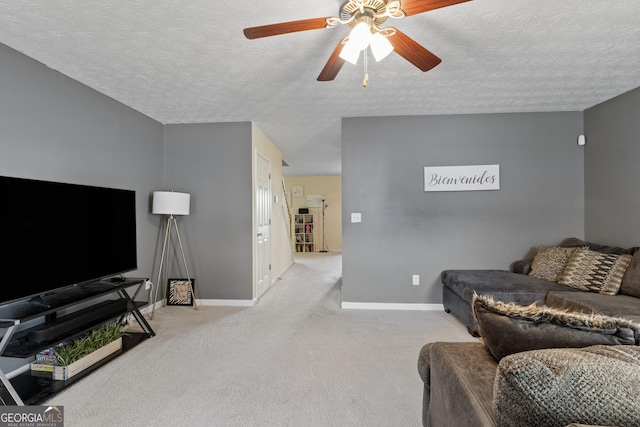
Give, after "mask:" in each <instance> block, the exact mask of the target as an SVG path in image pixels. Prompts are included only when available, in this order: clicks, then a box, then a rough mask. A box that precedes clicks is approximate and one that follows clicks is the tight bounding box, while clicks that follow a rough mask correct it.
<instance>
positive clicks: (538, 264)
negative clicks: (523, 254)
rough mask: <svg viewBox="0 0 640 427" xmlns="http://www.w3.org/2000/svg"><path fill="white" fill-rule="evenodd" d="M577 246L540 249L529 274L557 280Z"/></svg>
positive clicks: (539, 277) (551, 280)
mask: <svg viewBox="0 0 640 427" xmlns="http://www.w3.org/2000/svg"><path fill="white" fill-rule="evenodd" d="M576 249H577V248H561V247H559V246H550V247H542V248H540V249H538V251H537V252H536V255H535V256H534V257H533V261H532V262H531V272H530V273H529V276H533V277H536V278H538V279H544V280H549V281H550V282H557V281H558V279H560V276H561V275H562V272H563V271H564V268H565V266H566V265H567V263H568V262H569V259H570V258H571V255H573V253H574V252H575V251H576Z"/></svg>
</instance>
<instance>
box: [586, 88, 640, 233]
mask: <svg viewBox="0 0 640 427" xmlns="http://www.w3.org/2000/svg"><path fill="white" fill-rule="evenodd" d="M584 117H585V136H586V139H587V145H586V146H585V225H586V236H587V238H588V239H589V240H590V241H594V242H601V243H609V244H612V245H620V246H638V245H640V228H639V227H638V218H639V217H640V191H639V190H638V182H640V167H639V166H638V161H639V160H640V89H635V90H633V91H631V92H628V93H626V94H623V95H620V96H618V97H616V98H613V99H611V100H609V101H607V102H604V103H602V104H600V105H597V106H595V107H593V108H590V109H588V110H586V111H585V113H584Z"/></svg>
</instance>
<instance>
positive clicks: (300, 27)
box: [243, 18, 327, 40]
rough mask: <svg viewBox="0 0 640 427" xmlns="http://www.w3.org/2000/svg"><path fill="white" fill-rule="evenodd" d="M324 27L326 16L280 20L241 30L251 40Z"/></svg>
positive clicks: (325, 25)
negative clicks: (298, 19)
mask: <svg viewBox="0 0 640 427" xmlns="http://www.w3.org/2000/svg"><path fill="white" fill-rule="evenodd" d="M326 27H327V18H311V19H302V20H300V21H290V22H281V23H279V24H269V25H261V26H259V27H249V28H245V29H244V30H243V32H244V35H245V37H246V38H248V39H251V40H252V39H259V38H261V37H269V36H277V35H280V34H288V33H295V32H298V31H307V30H319V29H321V28H326Z"/></svg>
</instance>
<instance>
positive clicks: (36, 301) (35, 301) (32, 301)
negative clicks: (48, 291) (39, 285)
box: [27, 296, 51, 308]
mask: <svg viewBox="0 0 640 427" xmlns="http://www.w3.org/2000/svg"><path fill="white" fill-rule="evenodd" d="M27 302H28V303H29V304H34V305H39V306H41V307H44V308H51V306H50V305H49V304H47V303H46V302H45V301H44V299H43V298H42V296H37V297H32V298H29V299H28V300H27Z"/></svg>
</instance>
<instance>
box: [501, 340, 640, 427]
mask: <svg viewBox="0 0 640 427" xmlns="http://www.w3.org/2000/svg"><path fill="white" fill-rule="evenodd" d="M493 397H494V400H493V413H494V416H495V421H496V425H499V426H518V427H549V426H567V427H569V426H577V425H590V426H595V425H598V426H638V425H639V423H638V420H640V349H639V348H638V347H634V346H593V347H587V348H582V349H576V348H571V349H548V350H538V351H528V352H525V353H519V354H514V355H513V356H509V357H506V358H504V359H502V361H501V362H500V364H499V365H498V368H497V370H496V376H495V385H494V394H493ZM570 423H576V424H570ZM578 423H579V424H578ZM585 427H586V426H585Z"/></svg>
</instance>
